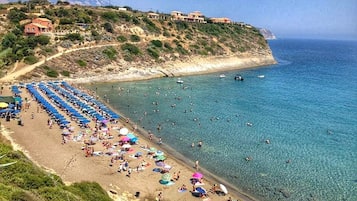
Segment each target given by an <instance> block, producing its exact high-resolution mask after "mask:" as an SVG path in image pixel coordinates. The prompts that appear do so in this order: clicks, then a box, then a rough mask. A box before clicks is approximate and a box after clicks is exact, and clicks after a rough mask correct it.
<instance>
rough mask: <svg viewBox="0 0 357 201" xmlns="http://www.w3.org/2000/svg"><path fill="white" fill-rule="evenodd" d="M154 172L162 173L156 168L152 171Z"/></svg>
mask: <svg viewBox="0 0 357 201" xmlns="http://www.w3.org/2000/svg"><path fill="white" fill-rule="evenodd" d="M152 171H154V172H161V168H154V169H152Z"/></svg>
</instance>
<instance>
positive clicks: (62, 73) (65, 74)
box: [61, 70, 70, 77]
mask: <svg viewBox="0 0 357 201" xmlns="http://www.w3.org/2000/svg"><path fill="white" fill-rule="evenodd" d="M61 75H63V76H66V77H69V75H70V72H69V71H66V70H63V71H62V72H61Z"/></svg>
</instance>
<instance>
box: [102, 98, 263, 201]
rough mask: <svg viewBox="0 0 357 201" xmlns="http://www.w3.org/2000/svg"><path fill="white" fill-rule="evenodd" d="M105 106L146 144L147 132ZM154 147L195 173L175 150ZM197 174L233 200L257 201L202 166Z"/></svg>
mask: <svg viewBox="0 0 357 201" xmlns="http://www.w3.org/2000/svg"><path fill="white" fill-rule="evenodd" d="M98 99H99V100H100V101H101V102H104V100H102V99H101V98H100V97H99V98H98ZM106 105H107V106H108V107H110V109H112V110H113V111H115V112H116V113H117V114H119V115H120V117H121V118H120V119H119V121H120V122H121V123H122V124H123V125H124V126H125V127H127V128H129V126H130V127H131V128H133V127H134V126H135V125H137V126H138V128H137V133H138V135H139V136H140V139H142V138H145V140H146V141H147V142H149V141H150V140H149V132H148V131H147V130H146V129H144V128H142V127H140V126H139V124H136V122H132V121H131V122H129V123H126V122H125V120H124V119H125V118H126V117H125V116H124V115H123V114H122V113H120V111H118V110H116V109H114V108H112V107H111V106H110V105H108V104H107V103H106ZM128 125H129V126H128ZM154 144H155V143H154ZM156 147H160V150H162V151H164V152H165V153H168V154H167V155H168V156H169V157H170V158H171V159H172V160H175V161H176V162H177V163H179V164H181V165H182V166H184V167H186V168H188V169H190V170H192V172H195V171H196V170H195V168H194V165H195V164H194V161H191V160H188V159H187V158H185V157H184V156H183V155H182V154H180V153H178V152H176V150H175V149H173V148H172V147H171V146H170V145H168V144H165V143H163V144H161V145H156ZM175 152H176V153H175ZM199 172H201V173H203V174H204V175H205V177H204V178H205V180H206V181H208V182H209V183H211V184H224V185H225V186H226V187H227V188H228V189H229V194H230V195H231V196H233V197H234V198H237V200H239V201H258V199H257V198H254V197H253V196H252V195H249V194H246V193H244V192H243V190H241V189H239V188H238V187H236V186H234V185H233V184H231V183H230V182H229V181H226V180H225V179H223V178H221V177H219V176H217V175H216V174H214V173H212V172H210V171H208V170H206V169H205V168H202V166H200V170H199Z"/></svg>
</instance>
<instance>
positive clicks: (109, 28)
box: [103, 22, 114, 33]
mask: <svg viewBox="0 0 357 201" xmlns="http://www.w3.org/2000/svg"><path fill="white" fill-rule="evenodd" d="M103 28H104V29H105V30H106V31H107V32H109V33H113V32H114V29H113V26H112V24H110V23H109V22H106V23H104V24H103Z"/></svg>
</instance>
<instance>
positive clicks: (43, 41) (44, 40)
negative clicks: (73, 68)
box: [36, 35, 50, 45]
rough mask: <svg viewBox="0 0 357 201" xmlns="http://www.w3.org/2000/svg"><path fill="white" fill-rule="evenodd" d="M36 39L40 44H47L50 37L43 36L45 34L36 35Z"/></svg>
mask: <svg viewBox="0 0 357 201" xmlns="http://www.w3.org/2000/svg"><path fill="white" fill-rule="evenodd" d="M36 39H37V42H38V43H39V44H40V45H47V44H49V43H50V37H48V36H45V35H39V36H37V37H36Z"/></svg>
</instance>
